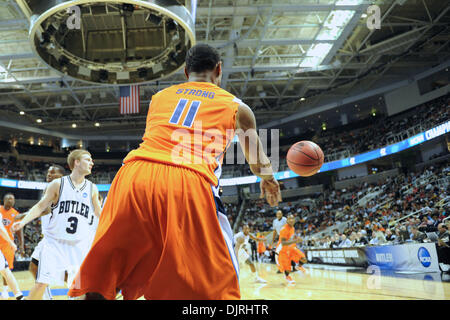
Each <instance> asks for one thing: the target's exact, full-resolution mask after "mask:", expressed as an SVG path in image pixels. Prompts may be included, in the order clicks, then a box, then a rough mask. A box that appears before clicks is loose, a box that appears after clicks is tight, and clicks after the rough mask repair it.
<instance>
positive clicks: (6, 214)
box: [0, 206, 19, 245]
mask: <svg viewBox="0 0 450 320" xmlns="http://www.w3.org/2000/svg"><path fill="white" fill-rule="evenodd" d="M0 213H1V215H2V216H3V218H2V223H3V225H4V226H5V229H6V231H8V235H9V237H10V238H11V239H12V240H14V237H13V234H12V231H11V227H12V225H13V223H14V217H15V216H17V215H18V214H19V212H17V210H16V209H14V208H11V209H9V210H6V209H5V207H4V206H0ZM2 244H5V245H9V244H8V243H7V242H6V240H4V239H3V237H0V245H2Z"/></svg>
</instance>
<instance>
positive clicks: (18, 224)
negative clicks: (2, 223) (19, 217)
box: [11, 221, 25, 232]
mask: <svg viewBox="0 0 450 320" xmlns="http://www.w3.org/2000/svg"><path fill="white" fill-rule="evenodd" d="M24 226H25V224H24V223H23V221H18V222H14V223H13V225H12V227H11V230H12V231H13V232H16V231H19V230H20V229H22V228H23V227H24Z"/></svg>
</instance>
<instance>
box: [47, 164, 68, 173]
mask: <svg viewBox="0 0 450 320" xmlns="http://www.w3.org/2000/svg"><path fill="white" fill-rule="evenodd" d="M50 167H54V168H56V170H58V171H59V173H61V174H62V175H65V173H66V170H65V169H64V168H63V167H62V166H60V165H59V164H54V163H53V164H51V165H50ZM50 167H49V168H50Z"/></svg>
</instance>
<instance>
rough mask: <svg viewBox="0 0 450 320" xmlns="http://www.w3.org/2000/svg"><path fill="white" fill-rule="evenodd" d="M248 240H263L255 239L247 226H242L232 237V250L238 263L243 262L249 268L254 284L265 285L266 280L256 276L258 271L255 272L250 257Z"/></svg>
mask: <svg viewBox="0 0 450 320" xmlns="http://www.w3.org/2000/svg"><path fill="white" fill-rule="evenodd" d="M250 238H252V239H253V240H255V241H258V240H265V239H261V238H260V239H258V238H256V237H255V236H254V235H253V234H251V233H250V227H249V226H248V225H244V226H243V227H242V231H241V232H239V233H236V234H235V236H234V241H235V247H234V250H235V252H236V256H237V257H238V260H239V261H244V262H245V263H246V264H248V265H249V266H250V269H251V270H252V273H253V276H254V280H255V282H259V283H266V282H267V281H266V280H264V279H263V278H261V277H259V276H258V271H256V267H255V264H254V263H253V260H252V257H251V255H250V253H251V247H250V244H249V243H248V240H250Z"/></svg>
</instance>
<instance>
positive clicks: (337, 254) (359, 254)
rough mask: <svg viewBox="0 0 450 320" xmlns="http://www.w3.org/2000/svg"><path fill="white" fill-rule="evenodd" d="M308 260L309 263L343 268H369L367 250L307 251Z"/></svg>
mask: <svg viewBox="0 0 450 320" xmlns="http://www.w3.org/2000/svg"><path fill="white" fill-rule="evenodd" d="M305 254H306V258H307V259H308V262H309V263H318V264H332V265H341V266H355V267H362V268H365V267H367V266H368V262H367V258H366V252H365V248H363V247H361V248H357V247H355V248H341V249H307V250H305Z"/></svg>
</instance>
